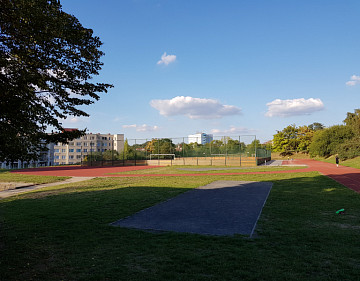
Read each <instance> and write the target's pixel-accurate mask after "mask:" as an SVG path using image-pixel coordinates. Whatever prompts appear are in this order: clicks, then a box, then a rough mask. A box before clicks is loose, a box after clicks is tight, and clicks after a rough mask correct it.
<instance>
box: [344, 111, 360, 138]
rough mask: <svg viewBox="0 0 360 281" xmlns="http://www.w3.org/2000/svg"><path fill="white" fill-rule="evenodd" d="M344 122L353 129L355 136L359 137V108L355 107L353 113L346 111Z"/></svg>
mask: <svg viewBox="0 0 360 281" xmlns="http://www.w3.org/2000/svg"><path fill="white" fill-rule="evenodd" d="M344 123H345V125H346V126H349V127H350V128H351V129H352V130H353V132H354V134H355V135H356V136H357V137H360V109H355V112H354V113H351V112H348V113H347V114H346V118H345V120H344Z"/></svg>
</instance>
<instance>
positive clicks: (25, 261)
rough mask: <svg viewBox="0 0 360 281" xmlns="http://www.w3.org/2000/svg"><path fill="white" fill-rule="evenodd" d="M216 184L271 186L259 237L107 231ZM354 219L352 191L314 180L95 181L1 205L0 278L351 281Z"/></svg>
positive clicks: (359, 206) (359, 203) (355, 257)
mask: <svg viewBox="0 0 360 281" xmlns="http://www.w3.org/2000/svg"><path fill="white" fill-rule="evenodd" d="M214 180H249V181H250V180H258V181H271V182H273V183H274V185H273V188H272V191H271V193H270V195H269V198H268V201H267V203H266V205H265V207H264V209H263V213H262V216H261V218H260V221H259V222H258V234H259V238H257V239H243V237H242V236H233V237H216V236H215V237H214V236H202V235H192V234H184V233H167V232H166V233H149V232H144V231H138V230H131V229H125V228H114V227H111V226H109V223H111V222H113V221H115V220H118V219H119V218H124V217H126V216H128V215H131V214H133V213H135V212H137V211H139V210H142V209H144V208H147V207H150V206H153V205H154V204H156V203H158V202H162V201H164V200H167V199H168V198H172V197H174V196H176V195H178V194H180V193H183V192H185V191H187V190H189V187H191V188H192V187H196V186H199V185H204V184H207V183H209V182H212V181H214ZM50 191H51V193H48V194H46V192H50ZM42 193H43V194H42ZM41 194H42V195H41ZM341 207H344V208H345V210H346V212H345V214H344V215H336V213H335V212H336V210H338V209H339V208H341ZM359 213H360V196H359V194H357V193H355V192H353V191H351V190H348V189H346V188H344V187H343V186H341V185H340V184H338V183H336V182H334V181H333V180H331V179H329V178H327V177H325V176H321V175H319V174H318V173H303V174H292V175H291V174H283V175H242V176H230V177H225V176H211V177H209V176H206V177H201V178H196V179H195V178H191V177H187V178H182V177H173V178H171V179H169V178H154V179H146V178H140V179H133V178H124V179H123V178H122V179H95V180H91V181H87V182H84V183H81V184H80V183H78V184H77V185H67V186H65V187H57V189H49V190H44V191H41V192H40V191H39V192H34V193H31V194H30V193H29V194H27V195H22V196H21V197H18V198H12V199H8V200H5V201H2V202H0V225H1V228H0V241H2V242H1V243H2V246H1V247H0V251H1V252H2V254H1V256H0V279H1V280H19V279H24V280H30V279H33V280H54V279H63V280H239V279H242V280H299V279H306V280H356V278H357V276H358V270H359V264H360V258H359V257H360V250H359V247H354V241H357V240H356V239H357V237H358V235H359V234H360V233H359V229H358V228H356V226H357V225H359V219H358V214H359ZM339 256H341V257H342V258H341V259H339V258H338V257H339Z"/></svg>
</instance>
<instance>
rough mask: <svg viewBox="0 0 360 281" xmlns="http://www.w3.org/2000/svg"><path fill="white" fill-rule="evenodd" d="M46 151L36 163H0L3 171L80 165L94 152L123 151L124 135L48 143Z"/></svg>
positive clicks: (89, 137) (102, 135)
mask: <svg viewBox="0 0 360 281" xmlns="http://www.w3.org/2000/svg"><path fill="white" fill-rule="evenodd" d="M65 130H76V129H65ZM46 148H47V150H44V151H41V152H40V155H39V159H38V160H36V161H20V160H18V161H15V162H11V163H9V162H0V168H3V169H21V168H28V167H41V166H54V165H66V164H76V163H81V161H82V160H84V158H85V157H86V156H87V155H89V154H91V153H94V152H100V153H102V152H105V151H107V150H116V151H118V152H121V151H123V150H124V134H115V135H111V134H100V133H98V134H92V133H90V134H86V135H84V136H82V137H80V138H77V139H74V140H72V141H69V143H67V144H65V143H50V144H47V145H46Z"/></svg>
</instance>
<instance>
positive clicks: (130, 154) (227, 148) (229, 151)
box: [84, 137, 270, 161]
mask: <svg viewBox="0 0 360 281" xmlns="http://www.w3.org/2000/svg"><path fill="white" fill-rule="evenodd" d="M265 149H268V150H270V147H266V146H265V145H262V144H260V141H259V140H253V141H252V142H251V143H249V144H245V143H244V142H240V141H239V140H234V139H231V138H230V137H223V138H221V139H220V140H213V141H211V142H210V143H206V144H199V143H197V142H194V143H185V142H182V143H178V144H175V143H173V140H172V139H169V138H163V139H152V140H149V141H146V142H144V143H141V144H129V141H128V140H127V139H126V140H125V142H124V149H123V151H121V152H118V151H115V150H107V151H104V152H93V153H91V154H89V155H87V156H86V157H85V159H84V160H85V161H102V160H105V161H109V160H135V159H137V160H145V159H149V158H150V155H151V154H174V155H175V157H176V158H179V157H209V156H225V155H234V156H235V155H238V156H239V155H243V156H254V155H255V150H256V153H257V154H258V155H260V156H262V155H261V153H262V152H263V151H264V150H265ZM153 158H154V159H157V158H160V159H171V158H172V157H171V156H166V155H156V156H155V155H154V157H153Z"/></svg>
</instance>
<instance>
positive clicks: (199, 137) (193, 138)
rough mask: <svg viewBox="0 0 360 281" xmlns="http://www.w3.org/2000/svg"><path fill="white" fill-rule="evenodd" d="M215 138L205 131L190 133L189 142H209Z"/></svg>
mask: <svg viewBox="0 0 360 281" xmlns="http://www.w3.org/2000/svg"><path fill="white" fill-rule="evenodd" d="M212 140H213V135H211V134H205V133H196V134H194V135H188V143H195V142H197V143H198V144H207V143H210V142H211V141H212Z"/></svg>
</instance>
